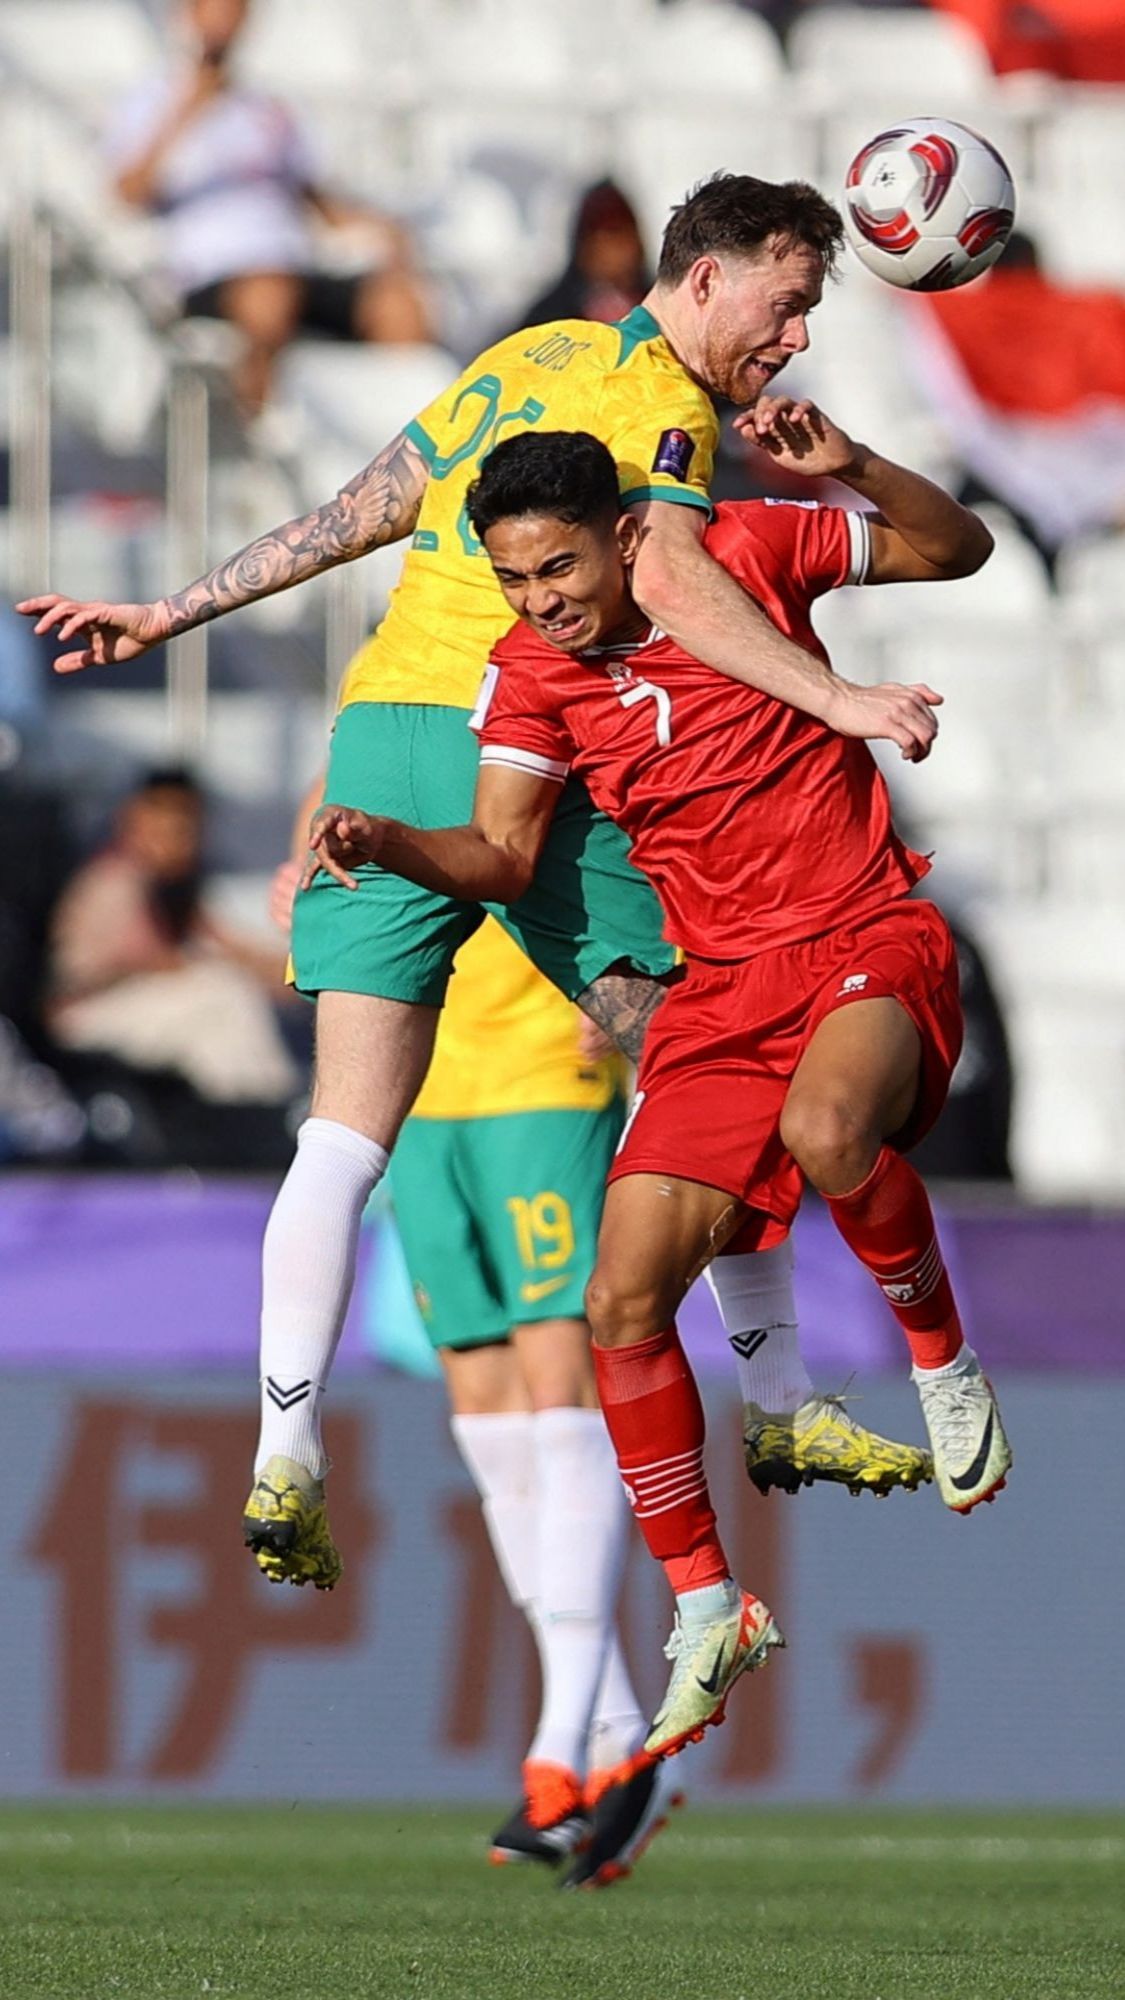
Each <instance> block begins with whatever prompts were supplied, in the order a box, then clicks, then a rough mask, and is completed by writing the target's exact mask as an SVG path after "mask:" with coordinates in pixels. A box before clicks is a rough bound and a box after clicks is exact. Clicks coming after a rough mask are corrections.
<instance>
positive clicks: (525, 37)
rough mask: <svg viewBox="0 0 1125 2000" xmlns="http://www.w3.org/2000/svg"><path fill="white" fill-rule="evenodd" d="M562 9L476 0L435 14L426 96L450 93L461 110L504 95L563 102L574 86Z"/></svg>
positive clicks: (428, 48) (427, 56)
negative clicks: (437, 14) (472, 4)
mask: <svg viewBox="0 0 1125 2000" xmlns="http://www.w3.org/2000/svg"><path fill="white" fill-rule="evenodd" d="M563 11H564V10H562V9H559V10H557V11H555V10H551V11H550V12H548V11H547V10H545V9H542V8H536V7H528V6H527V5H524V4H521V5H513V4H511V0H476V3H475V5H474V6H473V7H471V8H465V7H460V6H457V7H452V8H448V9H446V10H445V12H444V15H439V16H438V19H439V20H440V27H439V26H438V25H437V20H435V22H434V29H433V31H432V32H431V34H430V36H429V37H428V39H427V46H426V50H425V68H426V74H427V82H428V88H427V96H428V97H429V98H431V100H436V101H437V102H441V101H442V99H443V98H444V97H446V96H449V97H452V98H453V100H454V101H455V102H457V103H459V104H463V105H465V107H466V109H472V108H474V106H475V104H476V103H477V102H478V101H481V100H482V101H483V102H484V103H485V104H487V103H488V102H489V101H500V102H502V101H503V100H504V99H506V98H511V99H515V100H517V101H522V102H525V103H526V102H528V101H534V102H538V103H541V104H544V105H552V104H555V105H557V104H561V103H565V102H566V101H567V99H568V98H569V97H570V90H569V88H568V86H570V85H571V84H573V85H574V86H575V87H576V88H577V86H578V83H579V79H578V77H577V76H576V75H575V74H574V73H573V70H572V61H571V46H570V41H569V37H568V35H567V32H566V29H565V26H564V24H563V19H562V15H563Z"/></svg>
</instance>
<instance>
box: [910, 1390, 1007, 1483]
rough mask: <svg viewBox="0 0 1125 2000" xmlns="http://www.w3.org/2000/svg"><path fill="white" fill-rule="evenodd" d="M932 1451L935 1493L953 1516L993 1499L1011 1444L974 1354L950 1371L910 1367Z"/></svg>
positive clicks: (1001, 1481) (993, 1397) (1004, 1474)
mask: <svg viewBox="0 0 1125 2000" xmlns="http://www.w3.org/2000/svg"><path fill="white" fill-rule="evenodd" d="M911 1373H912V1375H913V1378H914V1381H915V1382H916V1383H917V1385H918V1394H919V1396H920V1397H921V1399H922V1415H923V1416H924V1417H925V1419H926V1429H927V1430H928V1431H929V1434H930V1446H931V1449H932V1451H933V1454H934V1477H935V1479H936V1480H937V1488H938V1492H939V1493H940V1494H941V1497H942V1499H943V1500H944V1501H945V1504H946V1506H947V1507H952V1509H953V1511H954V1513H955V1514H968V1513H969V1512H970V1511H971V1509H972V1508H974V1507H977V1506H979V1505H980V1503H981V1501H982V1500H993V1499H995V1497H996V1495H997V1493H999V1491H1000V1489H1001V1487H1002V1486H1003V1485H1004V1484H1005V1481H1006V1478H1007V1473H1008V1469H1009V1467H1010V1465H1011V1463H1012V1448H1011V1446H1010V1445H1009V1443H1008V1440H1007V1438H1006V1437H1005V1435H1004V1426H1003V1424H1002V1423H1001V1421H1000V1410H999V1407H998V1405H997V1401H996V1397H995V1394H994V1393H993V1388H992V1384H991V1382H990V1381H989V1380H988V1377H987V1376H986V1375H985V1374H984V1373H983V1371H982V1369H981V1365H980V1362H979V1361H978V1360H977V1358H976V1355H975V1354H971V1353H967V1354H966V1356H965V1365H964V1367H963V1368H960V1369H958V1370H957V1371H956V1372H955V1373H954V1374H951V1375H947V1374H946V1373H945V1372H944V1370H943V1371H942V1372H941V1373H940V1374H935V1373H934V1372H933V1371H932V1370H930V1369H927V1368H914V1369H912V1370H911Z"/></svg>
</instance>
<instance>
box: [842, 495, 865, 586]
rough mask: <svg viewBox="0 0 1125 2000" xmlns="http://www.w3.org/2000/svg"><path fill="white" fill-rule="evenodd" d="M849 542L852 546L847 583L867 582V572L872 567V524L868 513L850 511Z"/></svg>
mask: <svg viewBox="0 0 1125 2000" xmlns="http://www.w3.org/2000/svg"><path fill="white" fill-rule="evenodd" d="M848 542H849V544H850V546H851V562H850V563H849V565H848V573H847V576H846V577H845V578H844V581H845V583H866V582H867V572H868V570H869V569H870V568H871V526H870V523H869V522H868V519H867V516H866V514H860V513H858V512H854V511H849V513H848Z"/></svg>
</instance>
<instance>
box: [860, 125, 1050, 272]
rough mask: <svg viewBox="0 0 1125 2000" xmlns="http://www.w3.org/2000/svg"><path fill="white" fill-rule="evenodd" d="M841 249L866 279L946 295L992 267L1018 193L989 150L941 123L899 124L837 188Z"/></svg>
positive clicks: (959, 128) (960, 128) (864, 153)
mask: <svg viewBox="0 0 1125 2000" xmlns="http://www.w3.org/2000/svg"><path fill="white" fill-rule="evenodd" d="M843 209H844V227H845V229H846V230H847V234H848V241H849V242H850V243H851V246H852V249H853V250H854V251H855V253H856V256H857V257H858V258H859V260H860V262H861V264H866V266H867V268H868V270H869V271H874V273H875V276H876V277H877V278H885V279H886V281H887V283H888V284H889V285H902V286H905V288H906V289H907V290H908V291H912V292H947V291H952V290H953V288H954V286H956V285H967V284H968V283H969V280H970V279H971V278H978V277H979V276H980V274H981V272H982V271H987V269H988V267H989V265H990V264H995V262H996V259H997V258H998V257H999V255H1000V252H1001V250H1002V249H1003V248H1004V245H1005V243H1006V242H1007V241H1008V237H1009V235H1010V234H1011V229H1012V223H1013V222H1014V221H1015V210H1016V193H1015V188H1014V187H1013V185H1012V176H1011V174H1010V173H1009V172H1008V169H1007V167H1006V165H1005V164H1004V161H1003V160H1002V159H1001V157H1000V155H999V153H998V152H997V151H996V148H995V146H990V145H989V143H988V140H987V139H982V138H981V136H980V134H979V133H978V132H970V130H969V128H968V126H967V125H955V124H953V122H952V120H950V119H948V118H904V119H903V120H902V123H901V124H899V125H895V126H893V127H892V128H891V130H890V131H888V132H880V133H879V134H878V135H877V136H876V137H875V138H874V139H870V140H869V141H868V143H867V145H866V146H864V147H863V148H862V149H861V150H860V151H859V152H858V153H857V154H856V156H855V159H854V160H853V161H852V163H851V166H850V167H849V168H848V172H847V179H846V181H845V184H844V200H843Z"/></svg>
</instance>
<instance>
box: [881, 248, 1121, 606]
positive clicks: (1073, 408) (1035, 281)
mask: <svg viewBox="0 0 1125 2000" xmlns="http://www.w3.org/2000/svg"><path fill="white" fill-rule="evenodd" d="M912 327H913V333H914V336H915V339H914V343H913V347H914V353H915V356H916V360H917V364H918V374H919V382H920V386H921V387H922V389H923V391H924V393H925V394H927V395H928V397H929V398H930V400H931V401H932V402H933V404H934V406H935V408H936V409H937V411H938V413H939V414H940V415H941V416H942V418H943V419H944V421H945V423H946V427H947V429H948V431H949V435H950V438H951V440H952V441H953V443H954V446H955V449H956V451H957V454H958V456H959V458H960V460H961V463H962V465H963V467H964V468H965V472H966V474H967V477H968V482H969V483H968V484H967V486H966V488H965V489H964V490H963V491H962V494H961V498H962V499H964V500H966V501H968V502H969V503H970V504H975V503H976V502H977V501H978V500H981V499H998V500H1000V501H1002V502H1003V504H1004V505H1005V506H1006V507H1008V509H1009V510H1010V512H1011V513H1012V514H1013V515H1014V516H1015V518H1016V519H1017V520H1018V521H1019V523H1020V525H1021V527H1022V528H1023V529H1024V531H1025V533H1027V534H1028V535H1029V536H1030V537H1031V539H1032V540H1033V541H1034V542H1035V543H1036V546H1037V547H1038V548H1039V550H1040V553H1041V554H1042V556H1043V558H1044V561H1045V562H1046V564H1047V566H1048V569H1049V570H1052V571H1053V567H1054V561H1055V557H1056V555H1057V554H1058V551H1059V549H1060V547H1061V546H1062V545H1063V543H1064V542H1066V541H1068V540H1070V539H1072V538H1073V537H1075V536H1077V535H1081V534H1083V533H1090V532H1097V531H1099V530H1104V529H1110V528H1113V527H1122V526H1125V296H1122V294H1121V293H1119V292H1114V291H1110V290H1108V289H1106V288H1101V289H1093V288H1088V287H1081V288H1080V287H1077V286H1071V285H1059V284H1056V283H1055V282H1054V281H1053V280H1052V279H1050V278H1048V277H1047V276H1046V275H1045V274H1044V272H1043V271H1041V270H1040V268H1039V260H1038V256H1037V253H1036V249H1035V245H1034V243H1033V242H1032V241H1031V239H1030V237H1028V236H1025V235H1023V234H1021V233H1020V232H1019V231H1015V232H1013V234H1012V237H1011V239H1010V241H1009V243H1008V247H1007V249H1006V250H1005V252H1004V255H1003V257H1002V258H1001V260H1000V262H999V264H998V265H997V266H996V268H995V270H994V271H992V272H990V273H989V275H988V276H987V277H986V278H984V279H982V280H981V282H980V283H979V284H976V285H966V286H964V287H963V288H962V289H961V290H960V291H954V292H935V293H932V294H931V295H929V296H928V297H927V298H926V299H924V300H920V301H918V302H917V311H916V312H915V314H914V316H913V322H912Z"/></svg>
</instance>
